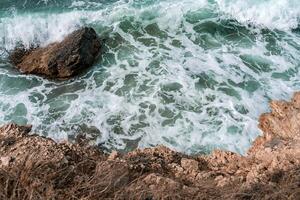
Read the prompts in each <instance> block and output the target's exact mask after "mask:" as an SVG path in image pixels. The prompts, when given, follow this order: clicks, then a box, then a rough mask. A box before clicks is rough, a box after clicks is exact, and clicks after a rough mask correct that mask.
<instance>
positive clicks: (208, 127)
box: [0, 0, 300, 153]
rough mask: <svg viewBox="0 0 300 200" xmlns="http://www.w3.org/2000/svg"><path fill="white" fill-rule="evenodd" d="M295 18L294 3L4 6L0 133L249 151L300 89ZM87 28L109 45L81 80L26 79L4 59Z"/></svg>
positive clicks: (125, 0)
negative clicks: (266, 117)
mask: <svg viewBox="0 0 300 200" xmlns="http://www.w3.org/2000/svg"><path fill="white" fill-rule="evenodd" d="M299 19H300V2H299V1H296V0H265V1H262V0H193V1H192V0H172V1H171V0H140V1H138V0H119V1H118V0H111V1H108V0H82V1H75V0H66V1H59V0H27V1H26V0H22V1H21V0H14V1H11V0H1V2H0V123H1V124H4V123H8V122H11V121H13V122H16V123H19V124H27V123H29V124H33V128H34V131H36V132H38V133H41V134H43V135H46V136H48V137H51V138H53V139H55V140H65V139H69V140H73V139H74V137H75V136H76V134H78V133H86V134H87V136H88V137H89V138H90V139H91V140H92V142H93V143H96V144H98V145H99V146H101V147H103V148H107V149H118V150H125V151H127V150H131V149H134V148H136V147H142V148H143V147H149V146H154V145H157V144H164V145H166V146H168V147H170V148H173V149H175V150H178V151H181V152H185V153H204V152H210V151H211V150H213V149H215V148H221V149H226V150H230V151H234V152H239V153H245V152H246V150H247V149H248V148H249V146H250V144H251V142H252V141H253V140H254V139H255V138H256V137H257V136H258V135H259V134H260V131H259V130H258V128H257V119H258V117H259V115H260V114H261V113H263V112H266V111H268V101H269V100H270V99H281V98H283V99H287V98H289V97H290V96H291V95H292V93H293V92H294V91H295V90H299V89H300V81H299V80H300V79H299V68H300V27H299ZM86 25H88V26H91V27H93V28H94V29H95V30H96V31H97V33H98V34H99V35H100V36H101V37H102V38H103V39H104V40H105V45H104V49H103V55H102V56H101V57H100V58H99V60H98V61H97V62H96V63H95V64H94V66H93V67H91V69H90V70H89V71H88V72H86V73H84V74H81V75H80V76H78V77H75V78H72V79H71V80H65V81H54V80H47V79H43V78H41V77H38V76H33V75H22V74H20V73H19V72H18V71H17V70H15V69H14V68H13V67H12V66H11V65H10V64H9V62H8V60H7V51H10V50H12V49H13V48H14V47H15V46H16V45H18V44H19V43H23V44H24V45H26V46H30V45H42V46H43V45H47V44H49V43H51V42H55V41H60V40H62V38H63V37H64V36H65V35H67V34H68V33H70V32H72V31H73V30H76V29H78V28H80V27H82V26H86Z"/></svg>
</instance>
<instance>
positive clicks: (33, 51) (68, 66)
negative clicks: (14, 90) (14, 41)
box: [10, 27, 101, 78]
mask: <svg viewBox="0 0 300 200" xmlns="http://www.w3.org/2000/svg"><path fill="white" fill-rule="evenodd" d="M100 49H101V41H100V39H99V37H98V36H97V34H96V32H95V30H94V29H93V28H87V27H85V28H82V29H79V30H77V31H74V32H73V33H71V34H70V35H68V36H67V37H66V38H65V39H64V40H63V41H61V42H59V43H53V44H49V45H48V46H46V47H38V48H33V47H31V48H29V49H25V48H23V47H20V48H17V49H15V50H14V51H13V52H11V54H10V60H11V62H12V63H13V64H14V65H15V66H16V67H17V68H18V69H19V70H20V71H21V72H23V73H26V74H39V75H44V76H47V77H50V78H66V77H70V76H73V75H76V74H78V73H79V72H81V71H82V70H85V69H87V68H88V67H90V66H91V65H92V64H93V63H94V61H95V59H96V58H97V56H98V54H99V52H100Z"/></svg>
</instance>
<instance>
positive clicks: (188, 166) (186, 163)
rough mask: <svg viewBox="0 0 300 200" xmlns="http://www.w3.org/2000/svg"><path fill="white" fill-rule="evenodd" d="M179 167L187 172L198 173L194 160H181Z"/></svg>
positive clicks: (196, 163)
mask: <svg viewBox="0 0 300 200" xmlns="http://www.w3.org/2000/svg"><path fill="white" fill-rule="evenodd" d="M181 167H183V169H185V170H187V171H190V172H191V171H198V170H199V167H198V162H197V161H196V160H192V159H187V158H182V159H181Z"/></svg>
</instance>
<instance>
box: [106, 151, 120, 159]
mask: <svg viewBox="0 0 300 200" xmlns="http://www.w3.org/2000/svg"><path fill="white" fill-rule="evenodd" d="M117 157H118V152H117V151H112V152H111V153H110V154H109V156H108V158H107V160H115V159H116V158H117Z"/></svg>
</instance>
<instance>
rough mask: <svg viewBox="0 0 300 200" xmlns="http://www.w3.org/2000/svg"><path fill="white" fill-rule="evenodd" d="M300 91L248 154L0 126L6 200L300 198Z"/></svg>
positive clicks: (277, 106) (0, 182) (277, 104)
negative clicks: (193, 151) (105, 143)
mask: <svg viewBox="0 0 300 200" xmlns="http://www.w3.org/2000/svg"><path fill="white" fill-rule="evenodd" d="M299 102H300V93H296V94H295V96H294V98H293V99H292V101H291V102H284V101H273V102H271V103H270V105H271V108H272V112H271V113H267V114H263V115H262V116H261V118H260V125H259V126H260V128H261V129H262V130H263V131H264V135H263V136H261V137H259V138H257V139H256V141H255V142H254V144H253V146H252V148H251V149H250V150H249V152H248V154H247V156H240V155H238V154H235V153H232V152H225V151H219V150H216V151H214V152H213V153H212V154H211V155H208V156H205V155H199V156H187V155H183V154H181V153H177V152H174V151H172V150H170V149H168V148H166V147H163V146H158V147H156V148H148V149H144V150H140V149H137V150H135V151H132V152H129V153H127V154H120V153H117V152H112V153H111V154H110V155H106V154H104V153H101V152H100V151H99V150H97V149H94V148H93V147H86V146H80V145H78V144H68V143H60V144H58V143H55V142H54V141H52V140H51V139H46V138H43V137H39V136H36V135H32V136H29V134H28V133H29V132H30V127H22V126H17V125H14V124H11V125H6V126H3V127H2V128H0V199H9V198H10V199H270V200H273V199H284V200H285V199H291V200H298V199H300V136H299V130H300V121H299V120H298V119H299V116H300V106H299Z"/></svg>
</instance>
